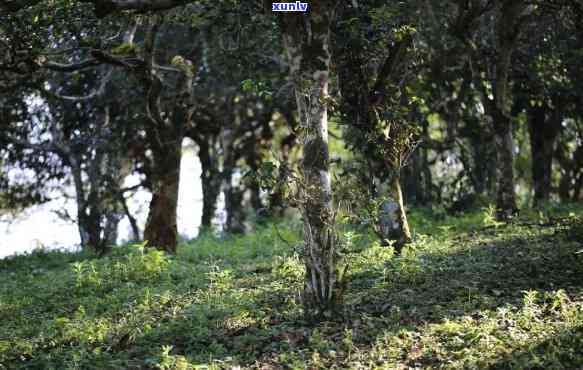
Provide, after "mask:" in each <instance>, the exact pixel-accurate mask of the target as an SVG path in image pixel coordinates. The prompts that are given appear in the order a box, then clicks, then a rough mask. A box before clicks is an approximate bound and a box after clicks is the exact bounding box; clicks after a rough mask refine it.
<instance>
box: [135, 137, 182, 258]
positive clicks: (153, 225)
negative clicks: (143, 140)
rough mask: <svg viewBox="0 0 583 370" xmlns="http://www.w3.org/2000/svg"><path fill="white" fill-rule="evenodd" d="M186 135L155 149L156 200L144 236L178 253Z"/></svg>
mask: <svg viewBox="0 0 583 370" xmlns="http://www.w3.org/2000/svg"><path fill="white" fill-rule="evenodd" d="M181 151H182V138H179V139H176V140H172V141H169V142H166V143H165V144H164V145H162V146H161V147H159V148H157V150H156V151H155V152H154V161H153V168H152V189H151V190H152V200H151V202H150V210H149V214H148V221H147V222H146V228H145V230H144V239H145V240H147V241H148V244H149V245H150V246H153V247H157V248H159V249H162V250H165V251H167V252H169V253H176V246H177V242H178V229H177V225H176V224H177V220H176V210H177V206H178V185H179V183H180V158H181Z"/></svg>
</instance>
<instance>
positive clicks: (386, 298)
mask: <svg viewBox="0 0 583 370" xmlns="http://www.w3.org/2000/svg"><path fill="white" fill-rule="evenodd" d="M491 215H492V213H491V210H488V209H485V210H481V211H477V212H473V213H468V214H465V215H462V216H459V217H450V216H447V215H445V214H443V213H441V214H439V213H436V212H430V211H426V210H413V211H412V212H411V217H410V218H411V224H412V225H413V228H414V230H415V232H414V239H415V242H414V244H413V245H412V247H411V248H408V249H406V250H405V251H404V253H403V255H402V256H400V257H395V256H393V253H392V250H391V248H383V247H380V246H379V245H378V244H377V243H375V242H371V240H373V239H372V238H370V237H368V236H367V235H361V234H359V233H358V232H357V231H355V230H352V229H350V228H346V227H344V228H343V229H342V233H343V234H344V239H345V240H348V241H349V243H348V253H347V260H348V261H349V263H350V269H349V271H350V285H349V287H348V290H347V295H346V298H345V302H344V303H345V307H346V315H345V318H344V321H342V322H323V323H320V324H317V325H316V324H310V323H307V322H305V321H304V320H303V317H302V310H301V305H300V304H299V302H298V301H297V300H296V299H295V296H296V292H297V289H298V288H299V287H300V286H301V281H302V270H303V269H302V264H301V262H300V259H299V258H298V256H297V254H296V253H295V252H294V245H296V244H297V243H299V241H300V236H299V235H300V229H299V227H298V226H297V225H295V224H293V223H292V224H290V223H288V224H280V226H279V227H278V228H277V229H276V228H274V227H273V226H272V225H268V226H263V227H260V228H258V230H257V231H256V232H255V233H253V234H251V235H248V236H245V237H234V238H229V239H223V240H221V239H217V238H215V237H213V236H210V235H207V236H203V237H201V238H199V239H197V240H196V241H193V242H191V243H189V244H187V245H183V246H181V248H179V249H180V252H179V254H178V255H177V256H175V257H168V256H166V255H164V254H162V253H161V252H157V251H153V250H149V249H144V248H143V247H141V246H128V247H123V248H118V249H116V251H115V252H114V253H113V255H111V256H109V257H107V258H103V259H97V258H95V257H93V256H90V255H87V254H83V253H81V254H66V253H61V252H42V251H39V252H36V253H33V254H32V255H27V256H19V257H13V258H9V259H6V260H3V261H0V369H19V368H22V369H25V368H26V369H191V368H212V369H223V368H226V369H231V368H238V367H240V368H254V369H279V368H290V369H304V368H308V369H331V368H342V369H344V368H346V369H417V368H447V369H462V368H477V369H483V368H492V369H577V368H583V256H582V255H578V254H577V253H576V252H577V251H579V250H581V249H583V220H582V218H581V215H583V208H582V207H576V206H573V207H562V208H548V209H546V210H544V211H541V212H531V213H529V214H523V215H522V216H521V217H520V218H519V219H518V220H516V222H514V223H513V224H510V225H503V224H497V223H496V222H495V221H493V218H492V217H491Z"/></svg>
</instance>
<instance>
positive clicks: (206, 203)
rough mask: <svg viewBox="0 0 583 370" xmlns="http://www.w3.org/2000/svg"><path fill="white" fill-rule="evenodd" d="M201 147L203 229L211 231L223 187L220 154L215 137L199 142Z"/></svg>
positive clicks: (208, 137)
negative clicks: (216, 148) (221, 185)
mask: <svg viewBox="0 0 583 370" xmlns="http://www.w3.org/2000/svg"><path fill="white" fill-rule="evenodd" d="M197 145H198V147H199V151H198V157H199V159H200V164H201V168H202V173H201V175H200V178H201V182H202V219H201V223H200V224H201V227H202V228H203V229H207V230H210V229H211V228H212V221H213V219H214V217H215V212H216V210H217V198H218V196H219V193H220V190H221V187H220V184H221V178H220V177H221V174H220V172H219V163H218V153H217V152H216V150H215V145H216V143H215V137H214V136H212V135H209V136H205V137H203V138H201V140H197Z"/></svg>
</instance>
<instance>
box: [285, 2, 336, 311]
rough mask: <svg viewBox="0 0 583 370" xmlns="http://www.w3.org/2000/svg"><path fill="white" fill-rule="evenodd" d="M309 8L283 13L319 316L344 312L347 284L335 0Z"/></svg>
mask: <svg viewBox="0 0 583 370" xmlns="http://www.w3.org/2000/svg"><path fill="white" fill-rule="evenodd" d="M310 7H311V9H310V12H309V13H306V14H285V15H284V16H282V21H283V29H284V46H285V50H286V54H287V57H288V61H289V64H290V77H291V80H292V83H293V86H294V89H295V96H296V102H297V107H298V111H299V120H300V124H299V130H300V131H301V139H300V141H301V144H302V149H303V160H302V164H301V170H302V178H303V182H304V183H303V184H302V185H303V186H302V187H301V189H300V191H301V194H300V202H301V203H302V215H303V221H304V248H305V249H304V263H305V266H306V279H305V284H304V291H303V294H302V301H303V302H302V303H303V305H304V309H305V313H306V316H308V317H310V318H313V319H318V318H322V317H331V316H332V315H334V314H336V313H338V312H339V303H340V302H341V299H342V288H341V283H340V281H339V280H340V279H339V272H338V268H337V265H338V262H339V261H338V251H337V241H336V234H335V229H334V215H333V209H332V186H331V179H330V172H329V152H328V109H327V102H326V100H327V98H328V83H329V78H330V58H331V55H330V22H331V21H332V18H333V11H332V10H331V9H333V7H334V3H333V2H332V1H324V0H320V1H314V2H311V3H310Z"/></svg>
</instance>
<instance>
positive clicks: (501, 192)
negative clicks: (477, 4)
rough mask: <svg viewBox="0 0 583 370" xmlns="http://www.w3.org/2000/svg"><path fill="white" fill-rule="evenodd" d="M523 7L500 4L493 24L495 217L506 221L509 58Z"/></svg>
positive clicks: (509, 197) (510, 154)
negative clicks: (496, 186)
mask: <svg viewBox="0 0 583 370" xmlns="http://www.w3.org/2000/svg"><path fill="white" fill-rule="evenodd" d="M525 7H526V5H525V2H524V1H523V0H518V1H506V2H504V3H502V5H501V7H500V9H499V12H498V14H497V22H496V52H497V56H496V62H495V67H496V68H495V69H496V73H495V76H493V77H494V78H493V80H492V85H493V87H494V102H493V104H491V106H492V107H491V109H490V111H491V117H492V120H493V122H494V136H495V145H496V151H497V153H498V158H497V162H496V163H497V166H498V167H497V168H498V171H497V183H498V189H497V196H496V209H497V212H496V217H497V218H498V219H499V220H508V219H510V218H512V217H513V216H514V215H515V214H516V213H517V211H518V207H517V206H516V196H515V193H514V138H513V136H512V121H511V119H510V112H509V110H510V109H509V107H510V106H511V105H512V104H511V103H512V99H511V97H510V91H509V89H508V82H509V77H508V76H509V73H510V68H511V57H512V53H513V52H514V49H515V47H516V43H517V41H518V36H519V34H520V28H519V27H520V22H519V17H520V16H521V14H522V12H523V10H524V9H525Z"/></svg>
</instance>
